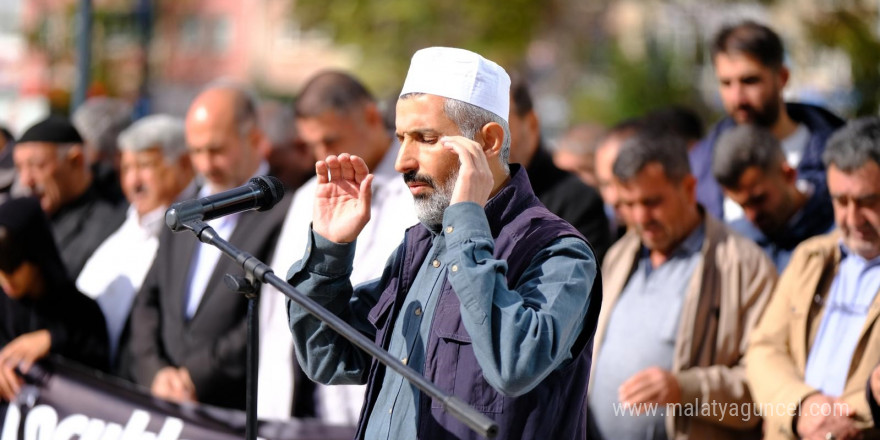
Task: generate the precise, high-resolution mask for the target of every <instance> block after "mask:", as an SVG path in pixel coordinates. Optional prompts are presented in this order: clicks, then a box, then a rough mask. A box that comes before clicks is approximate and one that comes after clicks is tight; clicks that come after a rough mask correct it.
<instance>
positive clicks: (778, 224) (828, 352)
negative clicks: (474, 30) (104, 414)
mask: <svg viewBox="0 0 880 440" xmlns="http://www.w3.org/2000/svg"><path fill="white" fill-rule="evenodd" d="M711 48H712V52H711V53H712V63H713V66H714V68H715V74H716V77H717V80H718V86H719V92H720V96H721V99H722V102H723V103H724V108H725V111H726V113H727V116H726V117H725V118H724V119H723V120H721V121H719V122H717V123H716V124H715V125H714V126H713V127H712V128H711V129H710V130H709V131H708V133H707V134H705V133H704V131H703V125H702V122H701V121H700V119H699V117H698V116H697V115H695V114H694V113H693V112H691V111H690V110H688V109H685V108H681V107H670V108H664V109H659V110H654V111H651V112H648V113H646V114H644V115H641V116H638V117H635V118H632V119H627V120H624V121H620V122H619V123H617V124H616V125H615V126H613V127H610V128H607V129H606V128H599V127H595V126H591V125H577V126H574V127H572V129H571V130H570V131H569V133H567V134H566V135H565V136H563V137H562V138H561V139H560V141H559V142H558V143H557V145H556V146H555V147H554V148H549V147H548V145H547V142H545V139H543V137H542V134H541V131H540V121H539V115H538V113H537V112H536V109H535V108H534V107H533V105H532V97H531V95H530V92H529V90H528V86H527V84H526V82H525V81H524V80H523V78H521V77H520V76H519V75H515V74H514V75H512V76H508V74H507V72H506V71H505V70H504V69H503V68H501V67H500V66H498V65H497V64H495V63H493V62H491V61H489V60H486V59H485V58H483V57H481V56H480V55H478V54H475V53H473V52H469V51H465V50H461V49H451V48H428V49H423V50H421V51H419V52H416V54H415V55H414V56H413V59H412V64H411V66H410V70H409V72H408V75H407V78H406V81H405V83H404V84H403V87H402V92H401V94H400V97H399V99H398V101H397V106H396V108H395V114H394V115H392V117H390V118H389V117H388V115H387V114H383V112H382V111H381V110H380V107H379V105H378V104H377V101H376V99H375V98H374V97H373V95H372V94H371V93H370V92H369V91H368V90H367V89H366V88H365V87H364V86H363V85H362V84H361V82H360V81H358V80H357V79H356V78H355V77H354V76H353V75H352V74H350V73H346V72H340V71H324V72H320V73H318V74H317V75H315V76H314V77H313V78H311V79H310V80H309V81H308V82H307V83H306V84H305V86H304V87H303V88H302V90H301V91H300V93H299V94H298V97H297V99H296V102H295V103H294V104H293V106H292V107H290V108H285V107H280V106H278V105H276V104H267V105H261V104H260V103H259V102H258V101H257V99H256V98H255V96H253V94H252V93H251V92H250V90H249V89H248V88H247V87H246V86H244V85H242V84H238V83H233V82H228V81H217V82H214V83H211V84H209V85H207V86H206V87H205V88H204V89H203V90H202V91H201V93H199V94H198V96H197V97H196V98H195V99H194V100H193V101H192V103H191V104H190V106H189V109H188V111H187V113H186V115H185V116H184V117H183V118H179V117H176V116H172V115H151V116H147V117H144V118H141V119H139V120H137V121H134V122H133V123H132V121H131V113H130V109H129V108H127V107H126V106H125V105H124V103H121V102H118V101H116V100H112V99H106V98H97V99H93V100H90V101H88V102H87V103H86V104H84V105H83V106H82V107H80V108H79V109H77V110H76V112H75V114H74V115H73V117H72V118H71V119H70V120H68V119H65V118H62V117H58V116H51V117H49V118H47V119H45V120H43V121H40V122H38V123H36V124H35V125H33V126H32V127H30V128H29V129H28V130H26V131H25V132H24V133H23V134H22V135H21V136H19V137H18V138H17V139H14V138H13V137H12V136H11V135H10V134H9V133H8V132H6V131H3V132H0V142H3V144H2V146H0V289H2V290H3V291H4V292H5V295H0V347H2V348H0V409H2V408H3V406H4V405H5V404H6V403H8V402H9V401H11V400H13V399H15V397H16V395H17V394H18V392H19V390H20V388H21V384H22V382H21V379H20V377H18V376H17V374H16V373H15V371H14V370H15V369H16V368H20V369H22V370H27V368H29V366H30V365H31V364H33V363H34V362H36V361H38V360H39V359H41V358H44V357H46V356H48V355H50V354H56V355H60V356H63V357H65V358H68V359H71V360H74V361H77V362H80V363H83V364H85V365H88V366H91V367H93V368H96V369H99V370H102V371H105V372H109V373H112V374H114V375H116V376H118V377H120V378H123V379H127V380H129V381H131V382H133V383H136V384H138V385H140V386H142V387H143V388H144V389H145V390H148V391H149V392H150V393H152V394H153V395H154V396H157V397H160V398H163V399H168V400H170V401H175V402H199V403H203V404H210V405H216V406H221V407H227V408H238V409H243V408H244V406H245V380H246V378H245V373H246V371H245V357H246V349H247V337H246V336H247V321H246V312H247V301H246V299H245V298H244V297H243V296H241V295H238V294H234V293H231V292H229V291H227V287H225V285H224V283H223V282H222V278H223V275H224V274H226V273H232V274H240V273H241V272H242V270H241V268H240V267H238V265H237V264H236V263H235V262H233V261H232V260H230V259H228V258H225V257H223V256H222V255H221V254H220V252H219V250H217V249H215V248H213V247H210V246H205V245H201V244H200V243H199V242H198V241H197V240H196V239H195V238H194V237H193V236H191V235H190V234H174V233H172V232H171V230H169V229H168V228H167V227H165V225H164V213H165V210H166V209H167V208H168V206H170V205H171V204H172V203H174V202H175V201H179V200H185V199H192V198H198V197H206V196H209V195H212V194H217V193H219V192H222V191H226V190H229V189H232V188H235V187H238V186H241V185H243V184H245V183H247V181H248V180H249V179H250V178H252V177H254V176H258V175H266V174H268V175H274V176H277V177H279V178H281V179H282V181H283V183H284V185H285V187H286V188H287V189H288V192H287V194H286V196H285V197H284V199H283V200H282V201H281V202H280V203H279V204H278V205H277V206H275V207H274V208H273V209H272V210H269V211H267V212H242V213H237V214H233V215H228V216H225V217H221V218H218V219H214V220H211V221H209V222H208V224H209V225H210V226H212V227H213V228H214V229H215V230H216V231H217V233H218V234H219V235H220V236H221V237H223V238H225V239H227V240H229V241H230V242H231V243H232V244H234V245H235V246H237V247H239V248H241V249H242V250H244V251H246V252H249V253H250V254H252V255H254V256H256V257H257V258H259V259H261V260H263V261H265V262H267V263H268V264H270V265H271V266H272V267H273V268H274V270H275V272H276V273H277V274H279V275H281V276H284V277H285V278H286V279H288V280H289V282H290V283H291V284H292V285H293V286H295V287H296V288H298V289H300V290H302V291H303V292H305V293H306V294H308V295H309V296H310V297H312V298H313V299H315V300H316V301H318V302H319V303H321V304H322V305H324V306H325V307H326V308H327V309H328V310H330V311H332V312H333V313H335V314H337V315H338V316H339V317H341V318H342V319H344V320H346V321H348V322H349V323H350V324H352V325H353V326H354V327H355V328H356V329H357V330H358V331H360V332H361V333H363V334H364V335H366V336H368V337H369V338H371V339H374V340H375V341H376V343H377V344H378V345H380V346H382V347H383V348H385V349H386V350H388V351H389V352H391V353H392V355H394V356H396V357H398V358H399V359H400V360H401V362H402V363H403V364H405V365H407V366H408V367H410V368H412V369H414V370H415V371H417V372H418V373H421V374H424V375H425V376H426V377H428V378H429V379H430V380H432V381H433V382H435V383H436V384H438V386H439V387H440V388H441V389H444V391H447V392H449V393H450V394H454V395H456V396H459V397H460V398H462V399H463V400H464V401H465V402H467V403H469V404H470V405H471V406H473V407H475V408H476V409H477V410H478V411H480V412H483V413H484V414H486V415H488V416H489V417H490V418H493V419H494V420H495V421H496V422H498V423H499V424H500V425H501V426H500V433H501V434H500V437H501V438H583V437H585V436H586V437H588V438H593V439H673V438H675V439H687V438H694V439H703V438H713V439H714V438H731V439H739V438H768V439H775V438H779V439H783V438H805V439H825V440H829V439H838V440H842V439H854V438H872V437H873V436H876V437H880V432H878V431H876V430H874V428H873V427H874V425H875V421H876V420H878V418H880V406H878V402H880V367H878V364H880V325H878V323H877V322H876V321H877V320H878V319H880V298H877V292H878V291H880V117H878V116H869V117H863V118H859V119H856V120H852V121H848V122H847V121H844V120H842V119H840V118H839V117H837V116H835V115H834V114H832V113H831V112H829V111H827V110H825V109H823V108H820V107H817V106H812V105H806V104H799V103H792V102H785V101H784V100H783V90H784V88H785V86H786V84H787V82H788V80H789V77H790V73H789V71H788V68H787V67H786V65H785V64H784V47H783V43H782V41H781V40H780V38H779V37H778V35H777V34H776V33H775V32H774V31H773V30H771V29H770V28H768V27H766V26H764V25H761V24H757V23H754V22H741V23H737V24H733V25H729V26H726V27H724V28H723V29H721V30H720V31H719V32H718V33H717V34H716V36H715V38H714V40H713V41H712V42H711ZM389 119H390V120H392V121H395V123H394V126H391V127H389V126H388V123H387V122H386V121H388V120H389ZM259 319H260V326H261V341H260V353H259V357H260V371H259V390H260V391H259V397H260V400H259V406H258V413H259V415H260V417H261V418H264V419H279V420H286V419H290V418H294V417H312V418H318V419H320V420H323V421H325V422H327V423H331V424H340V425H349V426H357V427H358V428H357V429H358V437H359V438H370V439H372V438H414V437H419V438H471V437H472V436H473V435H474V434H473V433H471V432H470V431H469V430H468V429H467V428H466V427H465V426H464V425H462V424H461V423H460V422H458V421H456V420H455V419H453V418H451V417H450V416H449V415H447V414H445V412H444V411H442V409H441V406H440V405H439V404H438V403H435V402H431V400H430V398H429V397H427V396H426V395H424V394H422V393H421V392H419V391H418V390H416V389H414V388H413V387H411V386H409V385H408V384H406V383H405V382H404V381H403V378H402V377H401V376H400V375H398V374H396V373H394V372H393V371H391V370H387V369H386V368H385V367H383V366H381V365H379V364H377V363H376V362H375V361H373V360H372V359H371V358H370V357H369V356H367V355H366V354H365V353H364V352H362V351H361V350H360V349H358V348H357V347H354V346H353V345H352V344H350V343H348V342H347V341H345V340H343V339H341V338H340V337H339V336H338V335H336V333H335V332H333V331H332V330H331V329H329V328H328V327H326V325H324V324H322V323H321V322H320V321H318V320H316V319H315V318H313V317H311V316H310V315H309V314H308V313H306V312H305V311H304V310H303V309H302V308H300V307H299V306H298V305H296V304H293V303H290V302H288V301H287V300H286V299H285V297H284V296H283V295H281V294H280V293H279V292H277V291H276V290H274V289H272V288H270V287H265V286H264V288H263V289H262V293H261V302H260V310H259ZM706 405H708V406H709V407H711V408H712V410H711V411H705V410H704V409H705V408H706ZM721 408H723V409H721ZM689 409H690V410H689Z"/></svg>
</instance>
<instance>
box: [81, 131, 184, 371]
mask: <svg viewBox="0 0 880 440" xmlns="http://www.w3.org/2000/svg"><path fill="white" fill-rule="evenodd" d="M115 144H116V145H117V146H118V149H119V153H118V154H119V159H120V161H119V163H120V174H119V177H120V180H121V186H122V191H123V193H125V197H126V199H128V202H129V203H130V204H131V205H130V206H129V208H128V212H127V214H126V218H125V222H124V223H123V224H122V226H120V227H119V229H117V230H116V231H114V232H113V233H112V234H110V236H109V237H107V239H106V240H104V242H103V243H101V245H100V246H99V247H98V249H96V250H95V253H94V254H92V256H91V257H90V258H89V260H88V261H87V262H86V265H85V267H83V270H82V273H80V275H79V277H78V278H77V279H76V285H77V287H78V288H79V290H80V291H81V292H83V293H84V294H86V295H88V296H89V297H90V298H92V299H94V300H95V301H97V302H98V305H99V306H101V311H102V312H104V318H105V319H106V320H107V332H108V335H109V336H110V359H111V367H113V369H114V370H115V369H116V367H117V364H116V354H117V353H118V348H119V345H120V343H124V342H125V341H122V336H123V334H124V332H123V330H124V329H125V325H126V322H127V321H128V317H129V315H130V312H131V306H132V303H133V301H134V297H135V294H136V293H137V292H138V290H140V288H141V284H142V283H143V281H144V278H145V277H146V275H147V271H148V270H149V269H150V266H151V265H152V264H153V259H154V258H155V257H156V250H157V249H158V247H159V234H160V232H162V230H163V229H165V210H166V209H167V208H168V206H169V205H171V203H172V202H174V201H175V200H176V199H177V198H178V195H180V198H186V199H189V198H194V197H195V196H196V191H197V188H196V187H195V185H194V184H192V183H191V182H192V180H193V176H194V171H193V167H192V164H191V163H190V160H189V155H187V154H186V153H187V151H186V138H185V137H184V132H183V120H182V119H179V118H175V117H172V116H169V115H150V116H147V117H144V118H143V119H140V120H138V121H137V122H135V123H134V124H133V125H131V126H130V127H128V128H126V129H125V130H123V131H122V132H121V133H120V135H119V136H118V142H115ZM181 192H183V194H181Z"/></svg>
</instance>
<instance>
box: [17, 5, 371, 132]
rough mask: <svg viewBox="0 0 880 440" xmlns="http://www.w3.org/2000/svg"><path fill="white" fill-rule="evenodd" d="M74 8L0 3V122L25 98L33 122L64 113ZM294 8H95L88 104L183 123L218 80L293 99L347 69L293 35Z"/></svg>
mask: <svg viewBox="0 0 880 440" xmlns="http://www.w3.org/2000/svg"><path fill="white" fill-rule="evenodd" d="M81 3H82V0H0V67H2V68H0V121H11V120H16V118H18V117H19V116H18V115H17V113H20V111H19V110H20V108H19V107H21V103H20V102H18V101H21V100H22V98H23V97H34V98H35V99H37V101H39V103H38V104H34V105H31V106H30V107H34V108H36V109H38V111H37V112H38V113H42V114H45V113H47V112H49V111H57V112H62V113H66V112H68V111H69V110H70V109H69V105H70V96H71V94H72V91H73V88H74V87H75V77H76V75H75V74H76V59H75V57H76V55H75V54H76V40H75V38H76V35H77V32H78V29H79V25H78V20H77V19H78V16H77V12H78V9H79V7H80V5H81ZM293 6H294V0H253V1H244V0H179V1H175V0H154V1H151V0H93V2H92V8H93V23H92V42H93V43H92V62H91V84H90V85H89V91H88V94H89V95H103V94H109V95H112V96H117V97H121V98H123V99H126V100H128V101H130V102H132V103H135V104H137V105H138V106H139V107H140V108H141V109H142V111H143V112H146V111H149V112H169V113H172V114H178V115H182V114H183V113H184V112H185V110H186V107H187V106H188V105H189V101H190V100H191V99H192V98H193V97H194V96H195V95H196V94H197V93H198V91H199V89H200V88H201V87H202V86H204V85H205V84H206V83H207V82H209V81H211V80H213V79H216V78H220V77H226V78H232V79H236V80H241V81H245V82H248V83H250V84H251V85H253V86H254V88H255V89H256V90H258V91H259V92H260V93H262V94H268V95H273V96H292V95H294V94H295V93H296V91H297V90H298V89H299V87H300V85H302V84H303V82H304V81H305V79H306V78H308V77H309V76H310V75H312V74H313V73H314V72H315V71H317V70H319V69H322V68H326V67H331V66H332V67H340V68H345V67H350V66H352V65H353V60H354V55H353V54H352V52H351V51H346V50H343V49H340V48H336V47H334V46H333V45H332V42H331V41H330V40H329V39H328V38H326V37H323V36H321V35H318V34H315V33H307V32H301V31H300V29H299V26H298V24H297V22H296V16H295V11H294V7H293ZM16 125H17V124H16Z"/></svg>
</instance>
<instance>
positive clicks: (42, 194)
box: [13, 116, 125, 279]
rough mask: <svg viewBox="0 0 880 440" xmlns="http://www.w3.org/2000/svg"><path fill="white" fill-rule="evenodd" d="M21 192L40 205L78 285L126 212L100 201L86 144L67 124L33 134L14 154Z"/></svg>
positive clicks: (48, 123) (52, 120) (57, 122)
mask: <svg viewBox="0 0 880 440" xmlns="http://www.w3.org/2000/svg"><path fill="white" fill-rule="evenodd" d="M13 160H14V161H15V168H16V169H17V170H18V178H19V181H20V183H21V185H22V187H23V188H24V189H26V190H28V191H29V192H30V195H33V196H36V197H38V198H39V199H40V205H41V206H42V207H43V211H45V212H46V215H48V216H49V220H50V223H51V227H52V233H53V235H54V237H55V243H56V244H57V245H58V250H59V251H60V252H61V258H62V260H63V261H64V265H65V267H66V268H67V273H68V275H70V277H71V278H72V279H76V277H77V276H78V275H79V272H80V271H81V270H82V268H83V265H85V262H86V260H87V259H88V257H89V256H90V255H91V254H92V253H93V252H94V251H95V249H97V247H98V245H100V244H101V242H103V241H104V239H106V238H107V236H108V235H110V233H112V232H113V231H115V230H116V229H117V228H118V227H119V225H121V224H122V222H123V220H125V209H124V207H123V206H116V205H114V204H112V203H111V202H109V201H107V200H105V199H103V198H101V196H100V195H99V194H100V193H101V191H99V190H98V188H96V186H95V183H94V179H93V177H92V172H91V170H90V169H89V167H88V164H87V163H86V160H85V154H84V151H83V140H82V137H80V135H79V133H78V132H77V131H76V128H74V127H73V125H72V124H71V123H70V122H69V121H68V120H67V119H64V118H61V117H57V116H52V117H49V118H47V119H45V120H43V121H41V122H38V123H37V124H36V125H34V126H32V127H31V128H29V129H28V130H27V131H25V132H24V134H23V135H22V136H21V138H20V139H19V141H18V143H17V144H16V145H15V149H14V150H13Z"/></svg>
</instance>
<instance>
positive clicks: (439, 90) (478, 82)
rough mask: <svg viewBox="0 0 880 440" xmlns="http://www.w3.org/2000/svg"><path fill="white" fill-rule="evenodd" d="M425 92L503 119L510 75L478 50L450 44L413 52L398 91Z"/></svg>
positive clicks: (508, 101)
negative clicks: (458, 47) (401, 86)
mask: <svg viewBox="0 0 880 440" xmlns="http://www.w3.org/2000/svg"><path fill="white" fill-rule="evenodd" d="M407 93H427V94H430V95H437V96H443V97H445V98H452V99H457V100H459V101H464V102H467V103H469V104H473V105H475V106H477V107H480V108H482V109H485V110H488V111H490V112H492V113H495V114H496V115H498V116H501V117H502V118H504V120H505V121H507V118H508V114H509V112H510V76H508V75H507V72H505V71H504V69H503V68H502V67H501V66H499V65H498V64H495V63H494V62H492V61H489V60H487V59H485V58H483V57H482V56H480V55H479V54H476V53H474V52H471V51H469V50H464V49H456V48H452V47H429V48H427V49H421V50H419V51H418V52H416V53H415V54H414V55H413V57H412V61H411V62H410V65H409V72H407V74H406V81H404V83H403V90H401V92H400V94H401V96H402V95H405V94H407Z"/></svg>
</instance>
